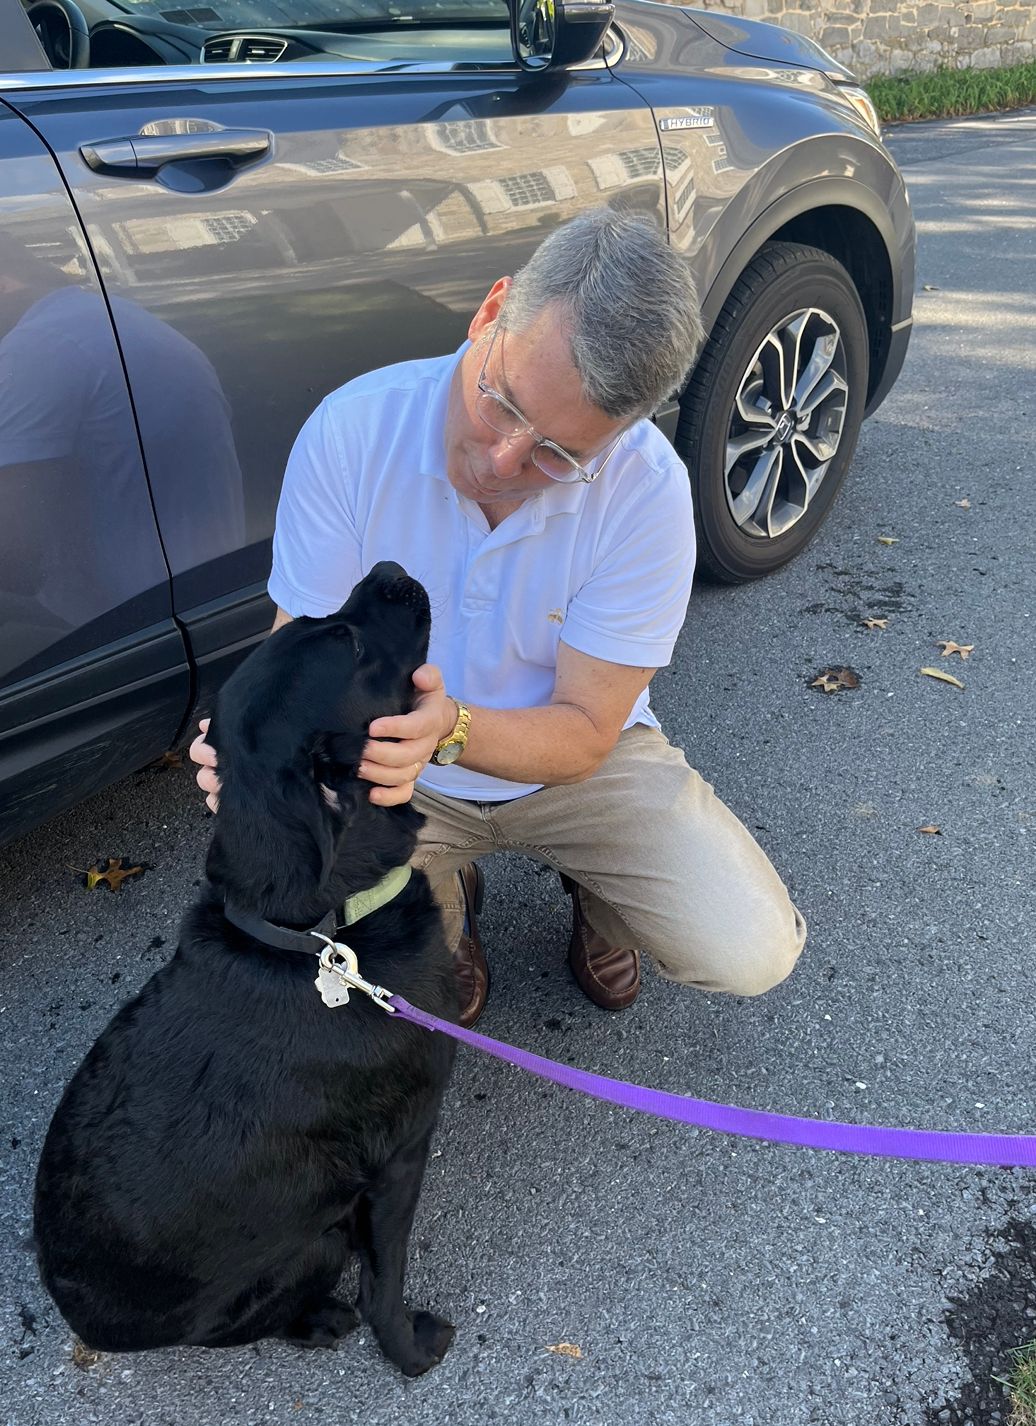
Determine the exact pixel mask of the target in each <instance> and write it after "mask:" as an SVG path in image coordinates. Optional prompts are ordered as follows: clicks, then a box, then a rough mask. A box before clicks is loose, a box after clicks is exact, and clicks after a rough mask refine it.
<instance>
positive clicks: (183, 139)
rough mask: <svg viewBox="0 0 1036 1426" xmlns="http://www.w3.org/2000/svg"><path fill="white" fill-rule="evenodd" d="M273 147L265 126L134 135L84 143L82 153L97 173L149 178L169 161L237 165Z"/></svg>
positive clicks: (86, 161)
mask: <svg viewBox="0 0 1036 1426" xmlns="http://www.w3.org/2000/svg"><path fill="white" fill-rule="evenodd" d="M272 149H273V135H272V134H270V133H268V132H267V131H266V130H264V129H215V130H208V131H204V132H202V133H194V134H132V135H130V136H129V137H128V138H124V139H104V140H102V141H101V142H100V143H95V144H83V145H81V147H80V149H79V152H80V154H81V155H82V157H83V161H84V162H85V163H86V164H87V165H88V166H89V167H90V168H92V169H93V170H94V172H95V173H110V174H113V175H115V176H122V177H124V178H150V177H151V176H152V175H153V174H156V173H157V172H158V170H159V169H160V168H162V167H163V166H164V165H165V164H167V163H190V162H196V161H197V160H198V159H211V158H216V159H224V160H226V161H227V162H228V163H230V164H232V165H233V166H234V167H235V168H239V167H242V166H243V165H244V164H247V163H254V162H255V161H256V159H259V158H262V157H263V156H264V155H265V154H268V153H270V152H271V151H272Z"/></svg>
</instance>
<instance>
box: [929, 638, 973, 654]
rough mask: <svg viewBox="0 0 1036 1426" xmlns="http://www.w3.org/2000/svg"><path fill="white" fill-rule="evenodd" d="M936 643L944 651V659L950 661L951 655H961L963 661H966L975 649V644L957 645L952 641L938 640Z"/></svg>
mask: <svg viewBox="0 0 1036 1426" xmlns="http://www.w3.org/2000/svg"><path fill="white" fill-rule="evenodd" d="M935 642H936V643H937V644H938V645H939V647H940V649H942V656H943V658H944V659H948V658H949V656H950V654H960V656H961V658H962V659H966V658H967V656H968V655H969V654H970V653H972V652H973V650H974V648H975V645H974V644H955V643H954V642H953V640H952V639H936V641H935Z"/></svg>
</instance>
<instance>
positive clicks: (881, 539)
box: [878, 535, 899, 545]
mask: <svg viewBox="0 0 1036 1426" xmlns="http://www.w3.org/2000/svg"><path fill="white" fill-rule="evenodd" d="M878 544H879V545H898V544H899V536H898V535H879V536H878Z"/></svg>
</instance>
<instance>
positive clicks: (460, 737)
mask: <svg viewBox="0 0 1036 1426" xmlns="http://www.w3.org/2000/svg"><path fill="white" fill-rule="evenodd" d="M449 697H450V698H453V694H452V693H451V694H450V695H449ZM453 701H454V703H456V705H457V721H456V723H454V725H453V727H452V728H451V730H450V731H449V732H448V733H447V734H446V737H445V738H440V739H439V741H438V743H436V745H435V752H434V753H433V754H432V758H431V760H432V762H433V763H438V762H439V754H440V753H442V752H444V751H445V750H446V749H447V748H451V749H452V748H454V747H456V748H457V749H458V751H457V752H456V753H454V755H453V757H452V758H451V759H450V761H451V762H456V760H457V758H459V757H460V755H461V753H462V752H463V751H464V749H465V747H467V742H468V729H469V727H470V726H471V709H470V708H468V707H467V705H466V704H464V703H462V702H461V701H460V699H459V698H453Z"/></svg>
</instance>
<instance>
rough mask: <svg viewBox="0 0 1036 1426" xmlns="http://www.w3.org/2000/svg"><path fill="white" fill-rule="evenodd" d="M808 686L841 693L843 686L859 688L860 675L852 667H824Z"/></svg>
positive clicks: (825, 691)
mask: <svg viewBox="0 0 1036 1426" xmlns="http://www.w3.org/2000/svg"><path fill="white" fill-rule="evenodd" d="M809 686H810V688H819V689H821V690H822V691H823V692H824V693H841V691H842V690H843V689H844V688H859V686H860V675H859V674H858V673H857V672H856V670H855V669H852V668H825V669H821V671H820V672H819V673H818V674H817V676H816V678H815V679H814V680H813V681H812V683H811V684H810V685H809Z"/></svg>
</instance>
